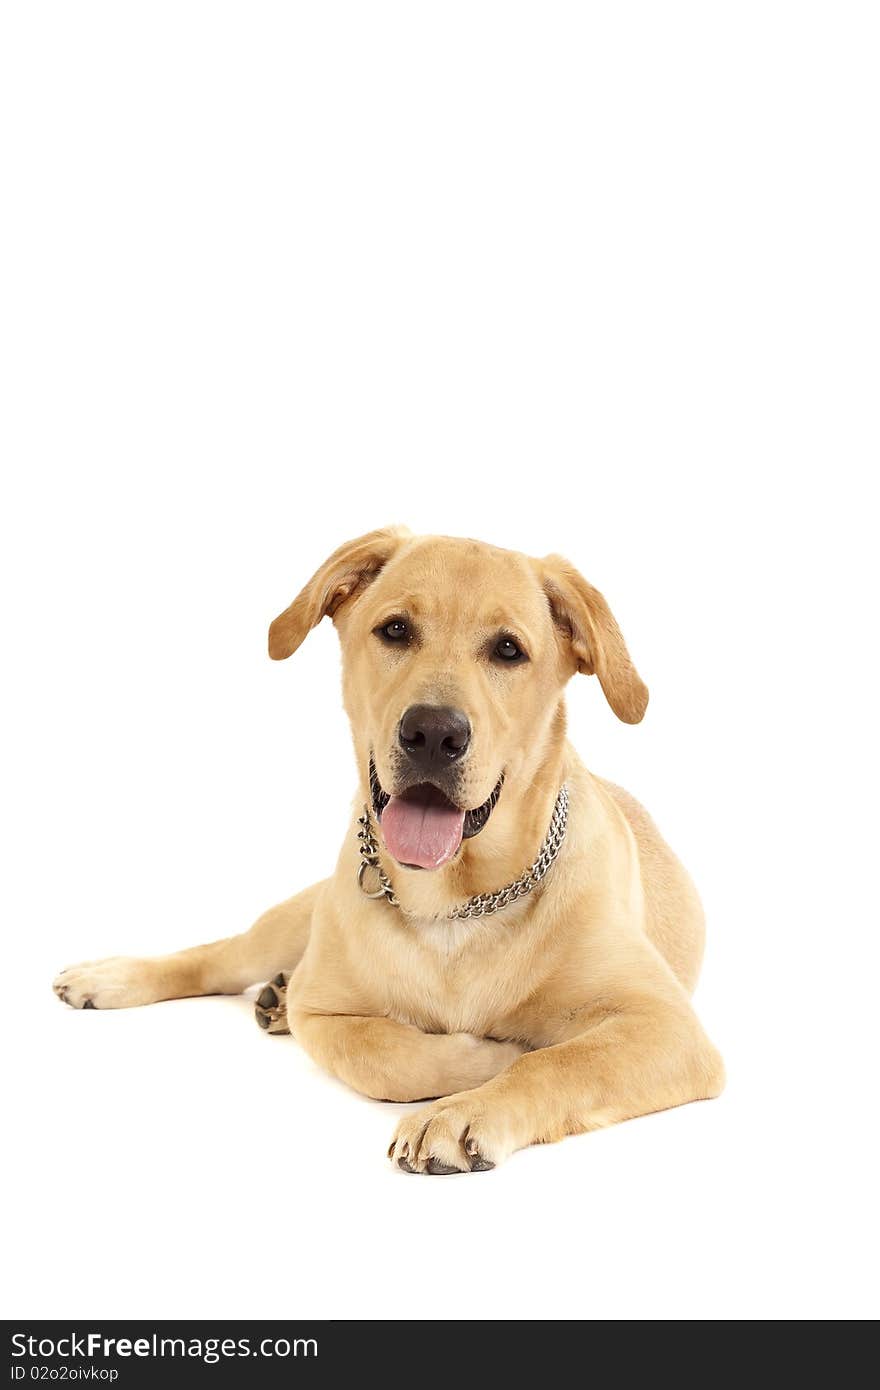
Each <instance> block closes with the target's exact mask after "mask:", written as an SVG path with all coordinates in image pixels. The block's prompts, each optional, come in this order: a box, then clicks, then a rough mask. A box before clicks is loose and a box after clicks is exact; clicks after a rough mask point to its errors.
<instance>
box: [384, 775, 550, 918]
mask: <svg viewBox="0 0 880 1390" xmlns="http://www.w3.org/2000/svg"><path fill="white" fill-rule="evenodd" d="M358 825H359V826H360V830H359V831H358V839H359V840H360V842H361V844H360V851H361V863H360V865H359V866H358V875H357V880H358V886H359V888H360V890H361V892H362V893H364V894H365V895H366V897H368V898H386V899H387V901H388V902H389V903H390V904H391V906H392V907H400V903H399V902H398V900H397V897H396V895H395V892H394V887H393V885H392V883H391V879H390V878H389V877H388V875H387V874H386V873H385V871H384V869H383V868H382V866H381V864H380V863H379V843H378V841H377V839H376V836H375V835H374V833H373V820H372V817H371V815H370V808H369V806H365V807H364V814H363V815H362V816H358ZM567 825H568V788H567V787H560V789H559V795H558V796H557V798H556V805H555V806H554V807H553V815H552V816H551V817H550V828H549V830H548V831H547V834H546V836H545V837H544V843H543V844H542V846H541V850H540V853H539V854H538V857H537V859H536V860H535V862H534V864H532V866H531V867H530V868H528V869H526V870H525V871H524V872H523V873H521V874H520V876H519V878H515V879H514V880H513V883H508V885H507V887H506V888H499V890H498V892H497V893H476V894H475V895H474V896H473V897H472V898H468V900H467V902H466V903H462V904H461V906H460V907H455V908H453V909H452V911H451V912H450V913H448V914H447V916H448V917H449V919H450V920H453V919H458V920H466V919H468V918H472V917H488V916H489V915H490V914H491V913H493V912H498V910H499V909H500V908H502V907H507V905H508V903H514V902H516V901H517V899H518V898H524V897H525V895H526V894H527V893H531V891H532V889H533V888H535V887H536V886H537V884H539V883H540V882H541V879H542V878H543V877H544V875H545V874H546V873H547V871H548V869H549V868H550V866H551V864H552V863H553V861H554V860H555V858H556V856H557V854H558V853H559V851H560V849H561V848H562V842H563V840H564V839H565V831H566V827H567ZM368 869H372V870H373V872H374V874H375V875H376V881H377V883H378V887H377V888H376V889H374V891H373V892H370V891H369V889H367V888H365V887H364V878H365V876H366V873H367V870H368Z"/></svg>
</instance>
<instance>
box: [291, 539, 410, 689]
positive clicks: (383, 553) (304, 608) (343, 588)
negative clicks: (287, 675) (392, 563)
mask: <svg viewBox="0 0 880 1390" xmlns="http://www.w3.org/2000/svg"><path fill="white" fill-rule="evenodd" d="M408 534H409V532H408V531H406V530H405V529H404V528H403V527H397V526H389V527H387V528H386V529H385V530H383V531H370V532H369V533H368V534H367V535H366V536H358V538H357V540H354V541H346V543H345V545H341V546H340V547H339V549H338V550H334V552H333V554H332V555H331V556H330V558H329V560H325V561H324V563H323V565H322V566H321V568H320V569H319V570H318V571H317V572H316V573H315V574H313V575H312V577H311V579H310V580H309V582H308V584H307V585H306V587H305V588H304V589H303V591H302V593H301V594H298V595H297V597H296V598H295V599H294V600H293V603H292V604H291V605H290V607H289V608H285V610H284V612H283V613H280V614H279V615H278V617H277V618H276V619H275V621H274V622H273V623H272V625H271V627H270V628H269V655H270V656H271V658H272V660H273V661H283V660H284V658H285V657H287V656H293V653H294V652H295V651H296V649H297V647H298V646H299V644H300V643H301V642H302V640H303V638H304V637H305V636H306V635H307V634H308V633H309V632H311V630H312V628H313V627H316V626H317V624H318V623H319V622H320V621H321V619H322V618H324V617H327V616H328V615H329V616H330V617H331V618H332V617H334V615H335V614H336V612H337V610H338V609H339V608H341V606H342V604H343V603H345V601H346V599H350V598H352V597H354V595H355V594H357V593H359V592H360V591H361V590H362V589H365V588H366V587H367V585H368V584H369V583H370V581H371V580H373V579H375V578H376V575H377V574H378V573H379V571H380V570H381V569H382V568H383V566H385V565H387V563H388V561H389V560H390V559H391V557H392V555H393V554H394V552H395V551H396V550H397V549H398V547H399V546H400V545H401V543H402V542H403V540H404V538H405V537H406V536H407V535H408Z"/></svg>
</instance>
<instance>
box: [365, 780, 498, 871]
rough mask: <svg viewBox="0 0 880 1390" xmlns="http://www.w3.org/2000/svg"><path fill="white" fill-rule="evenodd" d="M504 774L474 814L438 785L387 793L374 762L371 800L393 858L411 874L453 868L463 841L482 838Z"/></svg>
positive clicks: (426, 784)
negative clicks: (425, 870) (451, 861)
mask: <svg viewBox="0 0 880 1390" xmlns="http://www.w3.org/2000/svg"><path fill="white" fill-rule="evenodd" d="M503 783H504V774H503V773H502V774H501V776H500V777H499V779H498V782H497V785H496V787H495V790H494V791H493V792H492V795H491V796H489V797H488V798H487V799H486V800H485V801H484V802H483V804H482V806H476V807H474V809H473V810H467V809H464V808H462V807H460V806H456V804H455V802H454V801H450V799H449V797H448V796H446V794H445V793H444V792H442V791H441V790H440V788H439V787H435V786H434V784H433V782H419V783H418V784H417V785H416V786H413V787H407V789H406V791H403V792H401V793H400V794H399V795H397V796H391V795H389V793H388V792H386V791H385V790H384V789H383V787H382V785H381V783H380V781H379V777H378V774H377V772H376V765H375V763H374V762H373V759H372V757H371V758H370V798H371V800H372V803H373V811H374V813H375V816H376V819H377V820H378V821H379V824H380V826H381V828H382V838H383V839H384V841H385V845H386V848H387V849H388V852H389V854H393V856H394V858H395V859H396V860H397V862H398V864H403V865H404V866H405V867H406V868H411V869H439V868H442V866H443V865H444V864H448V863H449V861H450V859H454V857H455V855H456V854H457V853H458V851H459V849H460V848H461V844H462V841H463V840H469V839H471V838H472V837H473V836H474V835H479V833H480V831H481V830H482V829H483V827H484V826H485V824H486V822H487V821H488V819H489V817H490V816H491V814H492V812H493V810H494V809H495V805H496V803H497V801H498V798H499V796H500V795H501V788H502V785H503Z"/></svg>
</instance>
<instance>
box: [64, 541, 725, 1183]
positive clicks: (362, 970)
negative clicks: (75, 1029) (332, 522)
mask: <svg viewBox="0 0 880 1390" xmlns="http://www.w3.org/2000/svg"><path fill="white" fill-rule="evenodd" d="M325 617H330V618H331V619H332V621H333V622H334V624H335V626H336V628H337V630H338V633H339V638H340V642H341V647H342V657H343V672H344V677H343V691H344V703H345V708H346V711H347V713H348V716H349V719H350V721H351V727H352V731H353V736H354V747H355V753H356V758H357V768H358V775H359V779H360V784H359V791H358V796H357V801H356V804H355V811H354V815H353V819H352V825H351V829H350V832H349V833H348V834H347V836H346V838H345V841H344V843H343V846H342V850H341V853H340V856H339V861H338V864H337V867H336V871H335V873H334V874H333V876H332V877H331V878H328V879H325V880H324V881H323V882H321V883H317V884H315V885H314V886H313V887H311V888H307V889H306V890H305V891H304V892H302V893H300V894H298V895H297V896H296V897H293V898H290V899H289V900H288V901H287V902H284V903H282V904H280V905H279V906H278V907H274V908H272V909H271V910H270V911H269V912H267V913H266V914H265V915H264V916H263V917H261V918H260V919H259V920H258V921H257V922H256V924H255V925H254V926H253V927H252V928H251V929H250V931H248V932H246V933H245V934H243V935H241V936H235V937H231V938H229V939H227V940H224V941H219V942H214V943H213V944H211V945H207V946H197V947H195V948H193V949H191V950H185V951H181V952H179V953H178V954H174V955H169V956H164V957H158V958H155V959H131V958H125V957H117V958H113V959H110V960H105V961H99V962H91V963H86V964H84V965H79V966H74V967H73V968H71V969H68V970H65V971H63V972H62V974H61V975H59V976H58V978H57V980H56V981H55V983H54V988H55V991H56V993H57V994H58V995H59V996H60V998H61V999H62V1000H63V1001H64V1002H65V1003H67V1004H70V1005H72V1006H73V1007H74V1008H80V1009H88V1008H94V1009H107V1008H111V1009H112V1008H125V1007H129V1006H132V1005H137V1004H149V1003H153V1002H155V1001H157V1000H160V999H176V998H182V997H185V996H193V995H205V994H237V993H241V992H242V991H243V990H244V989H246V988H247V987H248V986H250V985H253V984H254V983H259V982H260V981H261V980H267V979H269V978H270V977H271V983H269V984H267V985H265V986H264V988H263V989H262V990H261V992H260V994H259V996H258V999H257V1003H256V1012H257V1020H258V1022H259V1023H260V1024H261V1026H262V1027H264V1028H265V1029H266V1030H267V1031H268V1032H270V1033H278V1032H287V1031H291V1032H292V1033H293V1034H294V1036H295V1037H296V1039H297V1040H298V1042H299V1043H300V1045H301V1046H302V1047H304V1048H305V1049H306V1051H307V1052H308V1053H309V1054H310V1055H311V1057H312V1058H313V1059H314V1060H315V1061H316V1062H318V1063H319V1064H320V1065H321V1066H322V1067H324V1068H326V1069H327V1070H328V1071H329V1072H331V1073H333V1074H334V1075H335V1076H337V1077H340V1078H341V1079H342V1080H344V1081H345V1082H347V1083H348V1084H349V1085H350V1086H352V1087H354V1088H355V1089H356V1090H358V1091H361V1092H363V1093H364V1094H365V1095H367V1096H371V1097H374V1098H375V1099H377V1100H387V1101H424V1102H426V1104H425V1105H424V1106H423V1107H422V1108H420V1109H418V1110H415V1111H410V1112H408V1113H407V1114H406V1115H405V1116H404V1118H403V1119H402V1120H401V1121H400V1124H399V1125H398V1127H397V1132H396V1134H395V1136H394V1139H393V1141H392V1144H391V1147H390V1149H389V1157H390V1158H391V1160H392V1162H393V1163H395V1164H396V1165H397V1166H398V1167H399V1168H402V1169H403V1170H404V1171H406V1172H409V1173H420V1174H435V1175H436V1174H451V1173H476V1172H483V1171H486V1170H487V1169H490V1168H494V1167H495V1165H496V1164H498V1163H500V1162H501V1161H502V1160H503V1159H505V1158H507V1157H508V1155H510V1154H511V1153H512V1152H513V1151H514V1150H516V1149H520V1148H524V1147H526V1146H528V1145H531V1144H539V1143H548V1142H552V1141H555V1140H558V1139H561V1138H562V1137H563V1136H565V1135H568V1134H578V1133H582V1132H584V1131H587V1130H593V1129H597V1128H599V1127H601V1126H604V1125H610V1124H614V1123H615V1122H616V1121H618V1120H625V1119H629V1118H632V1117H634V1116H637V1115H645V1114H648V1113H650V1112H653V1111H657V1110H664V1109H667V1108H668V1107H671V1106H676V1105H682V1104H684V1103H685V1102H687V1101H692V1100H701V1099H708V1098H710V1097H713V1096H717V1095H718V1094H719V1092H720V1091H721V1089H722V1087H723V1084H724V1069H723V1064H722V1061H721V1058H720V1056H719V1054H718V1052H717V1050H716V1049H715V1047H714V1046H713V1045H712V1043H711V1042H710V1041H709V1039H708V1038H707V1036H706V1034H705V1033H704V1031H703V1028H702V1027H701V1025H700V1023H699V1021H698V1019H697V1017H696V1014H695V1013H694V1011H693V1009H692V1007H691V1004H690V994H691V992H692V991H693V988H694V985H695V983H696V980H697V975H698V972H699V969H700V963H701V958H702V954H703V941H704V917H703V911H702V908H701V905H700V900H699V898H698V896H697V893H696V890H695V888H694V886H693V884H692V883H691V880H690V878H689V877H688V875H687V873H686V872H685V870H684V868H683V867H682V865H681V864H680V863H679V861H678V859H677V858H676V857H675V855H674V854H673V853H672V851H671V850H670V849H669V848H668V847H667V845H666V844H665V843H664V841H663V840H662V839H661V837H660V835H659V833H658V831H657V829H656V827H655V826H654V824H653V822H652V821H651V819H650V818H649V816H648V814H647V812H646V811H645V810H644V809H643V808H642V807H641V806H640V805H639V803H638V802H637V801H635V800H634V799H633V798H632V797H631V796H629V795H628V793H627V792H625V791H623V790H621V788H619V787H617V786H614V785H613V784H611V783H610V782H606V781H603V780H602V779H600V778H598V777H596V776H594V775H592V774H591V773H589V772H588V771H587V770H586V768H585V767H584V766H583V764H582V763H581V761H580V759H579V758H578V756H577V754H576V753H575V752H574V750H573V748H572V747H571V746H570V744H569V743H568V742H567V740H566V713H565V699H564V691H565V687H566V685H567V683H568V681H569V678H570V677H571V676H573V675H574V674H575V673H577V672H581V673H583V674H586V675H595V676H597V677H598V679H599V683H600V685H601V687H602V690H603V692H604V695H605V697H606V699H607V701H608V704H609V705H610V706H611V709H612V710H613V711H614V713H615V714H616V715H617V717H618V718H619V719H621V720H623V721H625V722H626V723H629V724H634V723H637V722H638V721H639V720H641V718H642V716H643V715H644V713H645V709H646V706H647V703H648V691H647V689H646V687H645V685H644V684H643V682H642V680H641V678H640V677H639V675H638V672H637V671H636V669H635V666H634V665H633V663H632V661H631V659H630V656H629V652H628V651H627V647H626V644H625V643H624V640H623V637H622V635H621V632H620V629H619V627H618V625H617V622H616V620H615V618H614V616H613V615H612V613H611V610H610V608H609V607H608V604H607V603H606V601H605V599H604V598H603V596H602V594H600V593H599V592H598V590H597V589H594V588H593V587H592V585H590V584H588V583H587V581H586V580H585V579H584V578H583V577H582V576H581V575H580V574H579V573H578V571H577V570H576V569H575V568H574V567H573V566H572V565H571V564H569V563H568V562H567V561H566V560H564V559H562V558H561V557H559V556H549V557H547V558H545V559H541V560H537V559H532V558H530V557H528V556H526V555H522V554H519V553H516V552H513V551H508V550H501V549H497V548H495V547H493V546H490V545H485V544H483V543H481V542H478V541H472V540H465V539H452V538H448V537H433V536H430V537H416V536H412V535H411V534H410V533H409V532H408V531H406V530H403V529H401V528H388V529H384V530H377V531H373V532H371V533H369V534H368V535H365V536H361V537H360V538H358V539H357V540H353V541H349V542H347V543H346V544H345V545H342V546H340V548H339V549H338V550H336V551H335V552H334V554H332V555H331V556H330V558H329V559H328V560H327V561H326V562H325V563H324V564H323V565H322V566H321V568H320V569H319V570H318V571H317V573H316V574H315V575H314V576H313V577H312V578H311V579H310V580H309V582H308V584H307V585H306V587H305V588H304V589H303V590H302V592H301V593H300V594H299V596H298V597H297V598H296V599H294V601H293V603H292V604H291V605H290V607H289V608H287V609H285V611H284V612H283V613H281V614H280V616H279V617H277V618H276V619H275V621H274V622H273V623H272V624H271V627H270V629H269V655H270V656H271V657H272V658H274V659H275V660H284V659H286V658H287V657H289V656H292V655H293V653H294V652H295V651H296V650H297V648H298V647H299V645H300V643H301V642H302V641H303V640H304V638H305V637H306V635H307V634H308V633H309V631H310V630H311V629H312V628H314V627H315V626H316V625H317V624H318V623H319V622H320V621H321V620H322V619H323V618H325Z"/></svg>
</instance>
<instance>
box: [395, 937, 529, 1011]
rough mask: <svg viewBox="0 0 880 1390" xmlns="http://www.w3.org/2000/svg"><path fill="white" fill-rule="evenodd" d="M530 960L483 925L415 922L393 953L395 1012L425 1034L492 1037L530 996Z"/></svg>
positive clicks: (524, 948)
mask: <svg viewBox="0 0 880 1390" xmlns="http://www.w3.org/2000/svg"><path fill="white" fill-rule="evenodd" d="M530 955H531V952H530V950H529V947H528V944H527V943H526V942H525V941H516V940H511V939H510V934H509V933H508V932H504V933H503V934H498V933H495V932H492V930H491V928H490V927H488V925H487V924H486V923H483V922H480V921H462V922H437V921H424V922H411V923H410V925H409V928H408V931H407V935H406V937H405V938H403V939H402V940H401V939H398V940H397V941H396V942H395V946H394V950H393V968H392V971H391V972H390V974H389V976H388V977H387V982H386V987H387V989H388V994H389V999H388V1003H389V1006H390V1009H391V1011H392V1013H393V1016H394V1017H395V1018H397V1019H399V1020H400V1022H402V1023H411V1024H413V1025H414V1026H415V1027H417V1028H420V1029H422V1030H423V1031H424V1032H443V1033H457V1032H463V1033H476V1034H478V1035H485V1034H491V1032H492V1025H493V1022H495V1021H497V1020H500V1019H502V1018H504V1017H506V1016H507V1015H509V1014H510V1013H511V1011H512V1010H514V1009H515V1008H516V1006H517V1004H518V1003H519V1002H520V1001H521V1000H522V998H523V997H524V994H525V993H526V992H527V991H526V981H527V980H528V979H529V975H530V971H529V969H528V962H529V958H530Z"/></svg>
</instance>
